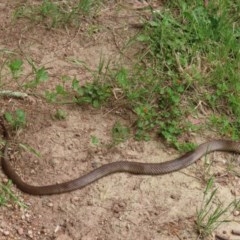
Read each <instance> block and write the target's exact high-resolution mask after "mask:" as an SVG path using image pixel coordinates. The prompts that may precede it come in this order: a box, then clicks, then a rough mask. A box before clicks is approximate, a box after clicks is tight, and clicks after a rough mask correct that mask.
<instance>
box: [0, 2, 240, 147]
mask: <svg viewBox="0 0 240 240" xmlns="http://www.w3.org/2000/svg"><path fill="white" fill-rule="evenodd" d="M99 3H100V1H97V2H94V3H93V1H86V0H85V1H74V2H71V4H70V2H69V1H67V2H65V3H64V4H63V3H56V2H53V1H47V0H45V1H43V2H41V3H39V4H38V5H27V4H24V5H22V6H21V7H20V9H21V11H20V12H18V10H19V9H18V10H17V14H16V16H17V17H26V16H28V17H29V18H30V19H35V18H37V19H39V21H40V22H41V23H44V22H45V21H46V22H47V23H48V24H49V26H50V27H55V26H56V27H57V26H62V25H64V24H68V23H70V22H71V21H72V20H71V19H72V18H73V21H75V20H76V18H77V17H76V15H78V13H79V12H80V13H81V14H83V13H84V14H90V13H91V12H92V10H93V9H95V7H96V5H98V4H99ZM66 4H67V5H66ZM95 4H96V5H95ZM67 9H68V10H67ZM239 12H240V2H239V1H235V0H233V1H223V0H220V1H218V2H213V1H210V2H209V4H208V6H207V7H205V6H204V5H203V1H196V0H195V1H182V0H178V1H174V2H167V3H166V4H165V5H164V7H163V8H162V9H161V11H153V12H152V19H151V20H150V21H146V23H145V25H144V29H143V30H142V31H141V32H140V33H139V34H138V36H137V37H136V38H135V39H131V44H135V43H137V44H138V46H139V43H140V44H141V46H142V47H141V51H139V53H138V54H137V55H136V57H135V59H134V64H133V65H131V66H124V65H122V66H118V65H116V64H115V66H114V67H112V64H110V61H104V59H103V58H101V59H100V61H99V66H98V68H97V69H96V70H95V71H94V70H90V69H89V68H88V67H87V66H86V64H84V63H83V62H82V61H79V60H76V59H75V60H74V59H72V60H71V59H69V60H71V62H72V63H73V64H76V65H78V66H79V67H84V68H85V69H86V70H88V71H89V72H90V73H91V74H92V82H90V83H89V82H88V83H86V84H85V85H79V80H78V79H76V78H74V77H72V76H63V77H62V81H60V82H59V84H58V85H57V86H56V87H55V90H46V91H45V98H46V99H47V100H48V101H49V102H54V103H58V104H61V103H73V104H80V105H82V104H84V105H92V106H93V107H95V108H100V107H101V106H102V105H109V106H111V108H112V107H113V108H114V107H115V106H119V105H120V106H121V107H125V108H126V109H127V110H128V111H129V112H130V114H132V113H134V114H135V121H134V122H133V123H131V126H132V129H131V133H133V135H134V137H135V138H136V139H138V140H149V139H151V137H152V136H153V135H154V134H158V135H160V136H161V137H162V138H163V139H165V140H166V142H168V143H169V144H171V145H173V146H174V147H176V148H177V149H178V150H181V151H188V150H191V149H193V148H194V145H193V144H192V143H191V142H188V141H186V142H185V141H184V140H182V139H185V137H184V136H188V134H189V133H191V132H199V131H202V130H203V129H206V130H208V129H211V130H212V129H214V130H215V131H218V132H219V134H220V135H223V136H227V137H230V138H232V139H234V140H237V139H239V138H240V120H239V119H240V82H239V79H240V44H239V43H240V15H239ZM81 14H80V15H81ZM81 16H82V15H81ZM68 21H70V22H68ZM126 45H128V44H126ZM126 49H127V48H125V50H126ZM27 62H28V64H30V66H31V67H32V73H31V78H28V77H27V78H26V79H25V80H28V81H25V82H24V85H23V87H25V89H29V88H31V89H32V90H33V89H35V88H36V87H37V86H38V85H39V84H41V83H42V82H45V81H47V80H48V73H47V70H46V69H45V68H41V67H38V66H35V64H34V63H33V62H32V61H31V60H27ZM110 66H111V67H110ZM7 67H8V69H9V71H10V72H11V75H12V78H13V79H14V80H15V81H17V82H19V79H21V78H22V76H21V74H22V71H23V69H24V63H23V61H22V60H20V59H18V58H13V57H11V61H7ZM1 79H3V77H2V76H1ZM19 85H21V84H19ZM116 90H117V92H116ZM116 94H117V95H116ZM128 111H126V112H128ZM192 119H200V121H199V122H198V123H197V124H196V123H195V122H194V121H193V120H192ZM115 130H116V129H113V131H115ZM120 132H121V131H120ZM113 138H114V137H113ZM187 139H188V137H187Z"/></svg>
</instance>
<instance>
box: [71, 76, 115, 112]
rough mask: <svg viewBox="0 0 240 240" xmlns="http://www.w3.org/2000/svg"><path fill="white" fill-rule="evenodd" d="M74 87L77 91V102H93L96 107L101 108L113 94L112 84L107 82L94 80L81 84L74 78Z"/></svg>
mask: <svg viewBox="0 0 240 240" xmlns="http://www.w3.org/2000/svg"><path fill="white" fill-rule="evenodd" d="M72 88H73V90H74V91H75V93H76V96H75V102H76V103H78V104H91V105H92V106H93V107H95V108H99V107H100V106H101V105H102V104H103V103H104V102H105V101H107V99H109V97H110V96H111V89H110V86H109V84H105V83H103V84H101V83H99V82H93V83H87V84H85V85H84V86H79V81H77V80H76V79H74V80H73V82H72Z"/></svg>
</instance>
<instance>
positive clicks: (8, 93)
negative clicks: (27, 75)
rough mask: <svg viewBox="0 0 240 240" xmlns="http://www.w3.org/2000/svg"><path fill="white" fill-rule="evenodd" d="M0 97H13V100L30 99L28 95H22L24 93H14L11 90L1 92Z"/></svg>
mask: <svg viewBox="0 0 240 240" xmlns="http://www.w3.org/2000/svg"><path fill="white" fill-rule="evenodd" d="M0 96H2V97H12V98H22V99H23V98H26V97H28V94H27V93H22V92H14V91H10V90H3V91H0Z"/></svg>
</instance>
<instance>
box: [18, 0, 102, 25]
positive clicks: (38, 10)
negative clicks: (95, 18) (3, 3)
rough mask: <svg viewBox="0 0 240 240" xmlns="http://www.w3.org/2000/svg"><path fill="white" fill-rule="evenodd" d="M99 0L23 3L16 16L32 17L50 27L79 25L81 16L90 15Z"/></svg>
mask: <svg viewBox="0 0 240 240" xmlns="http://www.w3.org/2000/svg"><path fill="white" fill-rule="evenodd" d="M98 4H99V1H93V0H81V1H63V2H62V1H51V0H44V1H41V3H39V4H37V5H33V4H22V5H21V6H20V7H19V8H18V9H17V10H16V11H15V14H14V16H15V18H17V19H19V18H25V19H30V20H31V21H32V22H36V23H41V24H44V25H45V26H46V27H48V28H56V27H62V26H65V25H79V23H80V21H81V17H83V16H85V15H89V13H90V11H91V10H92V9H93V8H95V7H96V6H97V5H98Z"/></svg>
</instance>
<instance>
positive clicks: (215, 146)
mask: <svg viewBox="0 0 240 240" xmlns="http://www.w3.org/2000/svg"><path fill="white" fill-rule="evenodd" d="M0 124H1V125H2V128H3V130H4V136H5V138H6V144H5V147H4V150H3V157H2V167H3V170H4V171H5V173H6V175H7V176H8V177H9V178H10V179H11V180H12V181H13V183H15V184H16V185H17V187H18V188H19V189H20V190H22V191H23V192H26V193H28V194H32V195H50V194H60V193H64V192H69V191H73V190H76V189H80V188H83V187H85V186H86V185H88V184H90V183H92V182H94V181H96V180H98V179H100V178H102V177H104V176H107V175H109V174H112V173H116V172H128V173H132V174H144V175H160V174H166V173H170V172H174V171H178V170H180V169H182V168H186V167H187V166H189V165H191V164H192V163H194V162H196V161H197V160H198V159H200V158H201V157H202V156H204V155H205V154H208V153H210V152H213V151H227V152H236V153H240V143H239V142H233V141H227V140H214V141H210V142H206V143H203V144H201V145H199V146H198V147H197V148H196V149H195V150H194V151H192V152H188V153H186V154H185V155H183V156H181V157H179V158H176V159H174V160H171V161H167V162H162V163H139V162H127V161H119V162H113V163H108V164H105V165H103V166H101V167H99V168H97V169H95V170H93V171H91V172H89V173H87V174H86V175H84V176H81V177H79V178H77V179H74V180H71V181H68V182H64V183H60V184H52V185H46V186H33V185H30V184H27V183H25V182H24V181H23V180H22V179H21V178H20V177H19V175H18V174H17V173H16V172H15V170H14V169H13V167H12V166H11V163H10V162H9V159H8V133H7V130H6V128H5V126H4V124H3V123H2V121H0Z"/></svg>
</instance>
